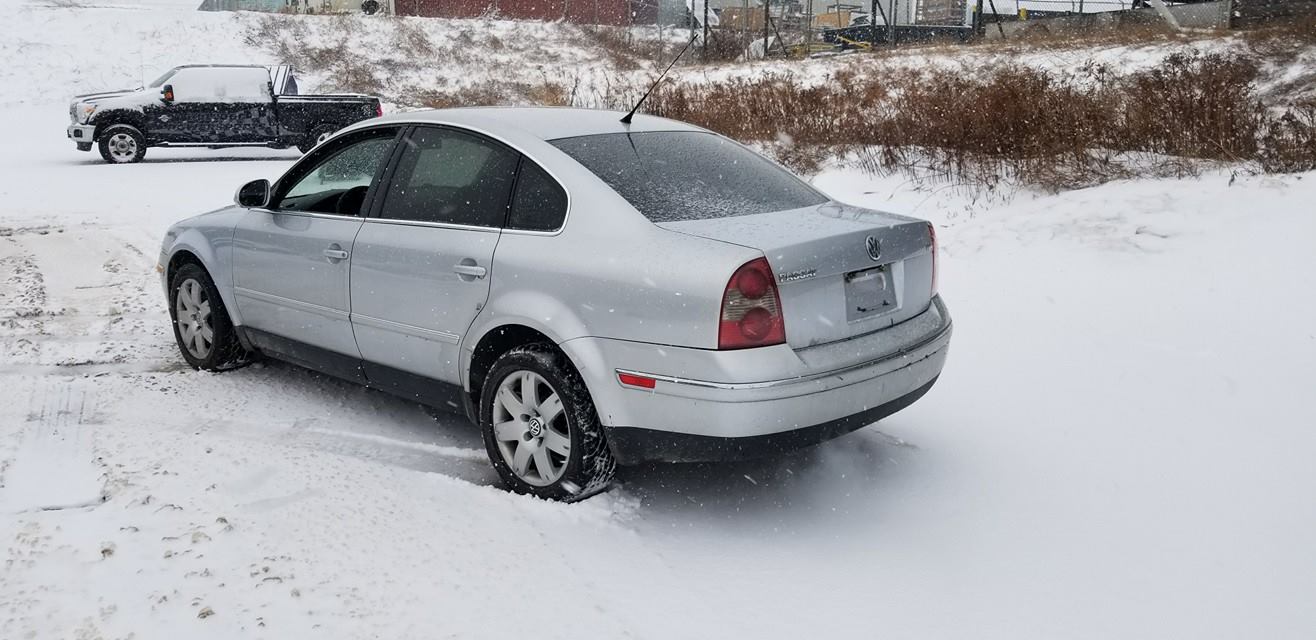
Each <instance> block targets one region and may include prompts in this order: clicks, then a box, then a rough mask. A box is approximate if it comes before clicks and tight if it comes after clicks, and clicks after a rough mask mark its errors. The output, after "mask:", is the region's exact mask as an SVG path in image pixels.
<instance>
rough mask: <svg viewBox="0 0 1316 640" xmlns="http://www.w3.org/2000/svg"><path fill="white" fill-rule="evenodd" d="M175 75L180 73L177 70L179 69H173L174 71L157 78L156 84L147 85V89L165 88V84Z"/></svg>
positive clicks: (171, 70)
mask: <svg viewBox="0 0 1316 640" xmlns="http://www.w3.org/2000/svg"><path fill="white" fill-rule="evenodd" d="M175 73H178V68H177V67H175V68H173V69H170V70H168V71H166V72H164V75H162V76H160V77H159V78H156V79H155V82H152V83H151V84H148V85H146V87H147V88H148V89H158V88H160V87H162V86H164V83H166V82H168V81H169V79H170V78H172V77H174V74H175Z"/></svg>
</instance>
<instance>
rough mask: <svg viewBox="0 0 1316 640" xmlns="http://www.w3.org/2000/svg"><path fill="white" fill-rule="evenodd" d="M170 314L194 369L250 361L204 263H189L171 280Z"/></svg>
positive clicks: (180, 345)
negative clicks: (202, 266) (202, 265)
mask: <svg viewBox="0 0 1316 640" xmlns="http://www.w3.org/2000/svg"><path fill="white" fill-rule="evenodd" d="M169 316H170V318H171V319H172V320H173V324H174V338H175V339H176V340H177V341H178V350H179V351H181V352H182V354H183V359H184V360H186V361H187V363H188V364H189V365H191V366H192V368H193V369H204V370H206V371H222V370H224V369H230V368H233V367H234V366H236V365H238V364H241V363H243V362H244V361H246V359H247V353H246V351H245V350H244V349H243V348H242V344H241V343H240V342H239V341H238V336H237V333H236V332H235V331H234V329H233V323H232V321H231V320H229V317H228V311H227V310H226V309H225V308H224V300H223V299H222V298H220V297H219V290H218V289H216V288H215V282H214V281H213V280H211V278H210V274H208V273H206V270H205V269H203V268H201V266H200V265H198V264H195V263H188V264H185V265H183V266H181V267H179V268H178V271H177V272H176V273H175V274H174V277H173V278H172V279H171V280H170V282H169Z"/></svg>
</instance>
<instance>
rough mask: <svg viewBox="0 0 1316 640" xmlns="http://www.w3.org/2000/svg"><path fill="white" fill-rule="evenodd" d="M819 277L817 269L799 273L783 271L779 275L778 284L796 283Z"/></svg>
mask: <svg viewBox="0 0 1316 640" xmlns="http://www.w3.org/2000/svg"><path fill="white" fill-rule="evenodd" d="M816 275H818V270H817V269H800V270H799V271H783V272H781V273H778V274H777V282H783V283H784V282H795V281H796V280H804V279H805V278H812V277H814V276H816Z"/></svg>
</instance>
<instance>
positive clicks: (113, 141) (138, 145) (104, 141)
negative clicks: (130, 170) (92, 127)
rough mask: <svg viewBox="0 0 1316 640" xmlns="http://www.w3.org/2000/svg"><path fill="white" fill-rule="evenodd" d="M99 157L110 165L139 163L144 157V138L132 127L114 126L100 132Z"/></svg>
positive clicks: (125, 125) (126, 125) (124, 125)
mask: <svg viewBox="0 0 1316 640" xmlns="http://www.w3.org/2000/svg"><path fill="white" fill-rule="evenodd" d="M97 143H98V144H99V146H100V151H101V157H102V158H105V161H106V162H109V163H111V164H128V163H131V162H141V161H142V158H144V157H146V136H143V135H142V132H141V131H139V130H138V129H137V127H134V126H132V125H128V124H114V125H110V126H108V127H106V128H105V130H103V131H101V133H100V139H99V140H98V141H97Z"/></svg>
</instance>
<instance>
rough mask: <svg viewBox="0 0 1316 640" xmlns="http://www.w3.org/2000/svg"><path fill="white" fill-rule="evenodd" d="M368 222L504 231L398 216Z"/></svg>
mask: <svg viewBox="0 0 1316 640" xmlns="http://www.w3.org/2000/svg"><path fill="white" fill-rule="evenodd" d="M365 221H366V224H369V223H371V222H377V223H379V224H396V225H402V226H407V227H433V228H436V229H455V230H458V231H486V232H489V233H498V232H500V231H503V229H500V228H498V227H481V226H477V225H473V224H452V223H450V222H427V221H424V220H401V219H398V218H365Z"/></svg>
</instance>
